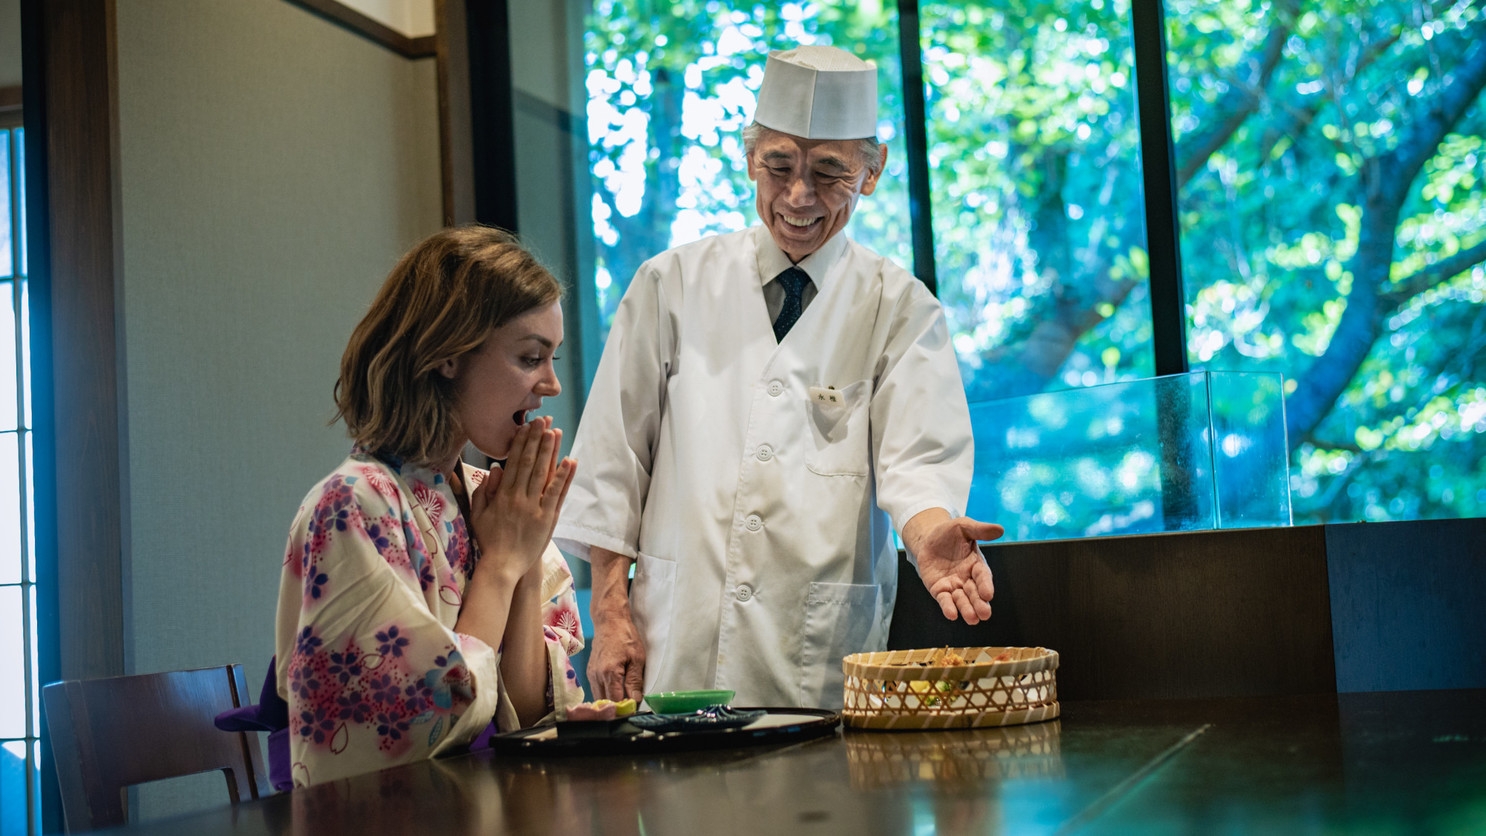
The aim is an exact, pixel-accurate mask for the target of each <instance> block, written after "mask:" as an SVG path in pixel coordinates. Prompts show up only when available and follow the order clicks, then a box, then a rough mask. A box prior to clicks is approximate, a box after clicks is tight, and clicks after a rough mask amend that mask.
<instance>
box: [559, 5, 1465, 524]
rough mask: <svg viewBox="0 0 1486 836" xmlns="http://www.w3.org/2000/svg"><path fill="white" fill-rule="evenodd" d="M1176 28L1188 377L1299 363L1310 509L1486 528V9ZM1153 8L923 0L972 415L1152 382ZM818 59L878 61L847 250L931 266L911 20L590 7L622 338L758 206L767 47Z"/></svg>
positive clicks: (1333, 13)
mask: <svg viewBox="0 0 1486 836" xmlns="http://www.w3.org/2000/svg"><path fill="white" fill-rule="evenodd" d="M1166 14H1167V23H1168V30H1167V37H1168V48H1169V61H1168V72H1169V75H1170V84H1171V89H1170V100H1171V108H1172V119H1173V129H1174V134H1175V141H1176V149H1175V150H1176V158H1175V162H1176V177H1177V182H1178V186H1179V189H1180V216H1181V226H1182V239H1181V246H1182V262H1183V267H1184V271H1185V281H1186V287H1187V297H1188V298H1187V300H1186V302H1187V309H1188V314H1189V322H1188V328H1189V331H1188V349H1189V356H1190V359H1191V362H1192V364H1193V367H1194V368H1197V369H1213V370H1241V371H1264V372H1280V373H1283V374H1284V375H1285V378H1286V388H1287V392H1288V397H1287V404H1286V408H1287V424H1288V427H1287V430H1288V443H1289V447H1290V448H1291V452H1292V463H1291V481H1292V487H1293V499H1294V504H1295V512H1296V521H1297V522H1319V521H1339V520H1355V519H1401V518H1417V517H1440V516H1477V515H1480V514H1481V509H1482V508H1483V507H1486V368H1483V366H1482V361H1483V359H1486V310H1483V302H1486V267H1483V261H1486V207H1483V206H1482V203H1483V191H1486V190H1483V188H1482V182H1483V179H1486V149H1483V147H1482V143H1483V140H1482V137H1483V135H1486V107H1483V105H1482V101H1481V100H1482V96H1481V91H1482V88H1483V86H1486V8H1483V6H1482V4H1481V3H1479V2H1475V1H1474V0H1235V1H1234V2H1224V3H1208V2H1202V0H1168V2H1167V4H1166ZM1129 19H1130V14H1129V3H1128V0H1118V1H1117V0H1080V2H1076V3H1052V2H1046V0H1007V2H998V3H994V4H993V3H987V2H975V3H972V2H958V1H952V2H921V3H919V20H920V25H921V30H922V38H921V47H922V52H923V75H924V80H925V87H926V96H927V106H928V125H927V128H928V138H929V156H930V159H929V163H930V167H931V180H932V205H931V209H932V215H933V231H934V236H935V253H936V262H937V268H938V269H937V273H938V278H939V285H940V293H941V298H942V299H943V300H944V302H945V305H946V309H947V312H948V315H949V317H950V321H951V326H952V330H953V332H954V335H955V337H954V338H955V345H956V348H957V350H958V351H959V354H960V358H961V362H962V369H963V371H964V373H965V378H966V386H967V390H968V391H969V393H970V395H971V398H972V400H977V401H979V400H987V399H1002V398H1010V397H1015V396H1028V395H1033V394H1036V393H1039V392H1046V391H1049V390H1055V389H1059V388H1066V387H1071V386H1085V385H1089V384H1091V383H1099V382H1109V381H1121V380H1130V379H1134V378H1139V377H1145V376H1148V375H1150V374H1151V373H1152V370H1153V365H1152V361H1151V333H1150V324H1149V322H1150V317H1149V313H1148V307H1149V296H1148V286H1147V277H1148V268H1147V259H1146V243H1145V234H1144V227H1143V218H1144V213H1143V203H1142V200H1143V198H1142V194H1141V191H1142V190H1141V183H1140V157H1139V131H1138V124H1137V119H1136V113H1135V102H1136V90H1135V87H1134V72H1133V55H1132V50H1131V46H1130V33H1129ZM796 42H818V43H834V44H836V45H838V46H843V47H845V48H848V49H851V50H852V51H854V52H856V53H857V54H859V55H863V56H864V57H869V58H872V59H874V60H876V61H878V63H879V64H880V65H882V66H883V70H884V71H883V73H882V74H881V79H882V81H883V83H884V85H886V86H885V88H884V89H883V91H882V92H883V99H884V109H883V113H884V120H883V128H882V131H881V135H882V136H884V137H886V138H887V139H888V141H889V148H890V157H889V170H888V176H887V177H886V178H885V180H884V188H882V189H879V191H878V193H877V194H875V195H873V196H872V197H871V198H869V199H867V200H864V201H863V202H862V204H861V205H860V207H859V209H858V212H857V215H856V217H855V218H854V220H853V222H852V224H853V226H852V234H853V235H854V237H856V238H858V240H862V241H863V242H864V243H867V244H868V245H870V246H873V247H874V248H875V249H877V250H879V251H880V252H883V253H884V254H887V255H889V256H891V257H894V258H896V259H897V260H899V261H900V262H901V263H904V264H905V265H906V264H909V263H910V260H911V258H910V255H909V247H908V244H907V242H908V240H909V236H908V230H907V216H908V213H907V198H906V182H905V181H906V176H905V175H904V166H903V146H902V142H901V119H902V116H901V114H902V104H901V95H900V93H899V90H898V89H897V88H896V87H895V86H894V85H895V84H896V83H898V82H896V81H894V80H895V79H901V77H902V72H901V67H899V66H897V62H898V57H897V56H898V32H897V24H896V11H895V4H891V3H889V4H886V8H885V7H884V4H882V3H874V2H867V3H810V2H803V3H784V4H762V3H757V4H750V3H724V2H719V1H718V0H712V1H711V2H702V1H701V0H682V2H675V3H669V2H668V3H658V2H651V1H650V0H595V3H594V6H593V13H592V15H591V16H590V19H589V26H588V30H587V36H586V40H585V52H586V55H585V61H586V66H587V68H588V76H587V83H588V90H589V94H590V97H591V98H590V105H589V109H588V128H589V135H590V140H591V148H592V151H591V164H592V168H593V174H594V205H593V218H594V225H595V232H596V235H597V238H598V248H597V249H598V262H599V263H598V268H599V276H598V284H599V288H600V294H599V296H600V306H601V309H602V311H601V312H602V314H603V316H604V319H605V322H607V318H608V317H609V316H610V315H611V314H612V310H613V306H614V304H616V303H617V300H618V298H619V295H620V294H621V293H622V290H623V286H624V284H625V283H626V282H627V281H628V280H629V277H630V276H631V275H633V272H634V270H635V268H636V267H637V266H638V264H639V262H640V261H642V260H643V259H644V258H647V257H649V256H650V255H653V254H655V253H657V252H659V251H661V250H663V249H665V248H666V247H668V246H671V245H673V244H674V243H677V242H679V241H681V240H688V239H689V238H694V237H697V236H699V235H701V234H706V233H709V232H717V231H723V230H729V229H737V228H740V227H742V226H744V225H746V224H748V223H752V222H753V221H754V220H755V216H754V213H753V210H752V205H751V204H752V194H753V189H752V184H751V183H749V182H748V180H747V177H746V174H745V171H744V168H743V160H742V158H743V155H742V151H741V141H740V138H739V132H740V131H741V128H742V127H743V123H744V120H745V118H746V116H747V114H748V110H749V108H751V103H752V98H751V96H752V93H753V91H755V90H756V89H757V86H758V81H759V78H760V76H761V69H762V63H763V60H762V58H763V55H764V54H765V53H766V52H767V50H768V49H771V48H780V47H783V46H787V45H790V44H792V43H796ZM1089 467H1090V465H1089V463H1088V462H1083V463H1082V464H1080V465H1079V467H1078V468H1075V469H1079V470H1080V472H1083V471H1086V470H1088V468H1089ZM1128 467H1129V462H1123V461H1122V462H1111V463H1107V466H1106V470H1107V472H1109V473H1114V472H1116V471H1119V470H1120V469H1121V468H1126V469H1128ZM1089 472H1092V471H1089ZM1084 481H1088V480H1087V479H1085V480H1084ZM1098 481H1099V480H1098V479H1095V480H1094V481H1093V482H1091V483H1090V484H1093V483H1094V482H1098ZM1075 493H1081V491H1080V492H1075ZM1065 499H1066V500H1067V501H1066V502H1065V501H1064V500H1065ZM1110 499H1111V497H1109V496H1098V497H1091V496H1082V495H1070V496H1067V497H1060V498H1057V499H1055V500H1054V504H1055V505H1057V506H1058V508H1056V509H1054V510H1055V511H1056V512H1057V513H1054V514H1052V516H1054V517H1069V516H1070V515H1072V516H1079V515H1078V514H1076V513H1074V512H1073V510H1072V509H1074V508H1075V507H1076V506H1078V505H1087V506H1090V507H1094V508H1099V507H1103V508H1105V509H1110V508H1113V507H1114V505H1112V504H1111V503H1110V501H1109V500H1110ZM1029 501H1032V500H1029ZM1033 504H1034V505H1038V507H1042V508H1044V509H1045V507H1046V501H1045V500H1044V501H1040V504H1039V502H1037V501H1033ZM1116 504H1118V503H1116ZM1100 513H1101V514H1103V513H1105V512H1102V511H1101V512H1100ZM1106 516H1107V515H1106ZM1074 524H1075V525H1076V526H1078V527H1079V530H1086V531H1091V532H1092V531H1095V530H1100V527H1101V526H1107V524H1108V520H1105V519H1104V518H1103V517H1100V518H1099V519H1097V520H1093V521H1090V520H1087V519H1085V520H1082V521H1078V520H1075V523H1074Z"/></svg>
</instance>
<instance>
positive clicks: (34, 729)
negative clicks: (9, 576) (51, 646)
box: [26, 552, 41, 737]
mask: <svg viewBox="0 0 1486 836" xmlns="http://www.w3.org/2000/svg"><path fill="white" fill-rule="evenodd" d="M32 553H33V554H35V552H32ZM26 604H27V606H28V607H29V609H28V610H27V613H28V614H27V617H26V629H27V630H28V631H29V633H28V635H30V637H31V648H30V653H31V659H30V660H29V661H30V663H31V731H30V733H31V736H32V737H37V736H39V735H40V734H41V671H40V666H41V653H40V650H39V648H40V643H39V642H38V640H37V638H36V637H37V633H38V631H37V629H36V585H35V584H31V585H28V586H27V587H26Z"/></svg>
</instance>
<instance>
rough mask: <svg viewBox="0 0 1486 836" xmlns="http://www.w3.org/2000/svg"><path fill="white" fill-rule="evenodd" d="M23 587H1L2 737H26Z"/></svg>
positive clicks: (0, 697)
mask: <svg viewBox="0 0 1486 836" xmlns="http://www.w3.org/2000/svg"><path fill="white" fill-rule="evenodd" d="M25 624H26V620H25V617H24V613H22V612H21V588H20V587H19V586H0V738H12V737H25V736H26V673H25V670H26V669H25V668H24V667H22V665H23V664H24V658H23V654H24V653H25V652H26V645H27V642H26V640H25V635H24V633H23V632H22V628H24V626H25Z"/></svg>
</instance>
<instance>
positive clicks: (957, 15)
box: [920, 0, 1155, 401]
mask: <svg viewBox="0 0 1486 836" xmlns="http://www.w3.org/2000/svg"><path fill="white" fill-rule="evenodd" d="M1129 8H1130V4H1129V2H1128V0H1077V1H1076V2H1072V3H1061V4H1058V3H1054V4H1043V5H1039V6H1035V7H1026V6H1018V7H1016V8H1014V9H1013V8H1011V7H1008V6H1006V4H1004V3H995V2H924V3H920V20H921V26H922V30H921V39H922V49H923V66H924V79H925V85H926V91H925V93H926V97H927V113H928V136H929V165H930V167H931V170H930V181H931V183H932V211H933V219H934V252H935V262H936V265H937V268H938V279H939V298H940V300H941V301H942V302H943V303H944V306H945V309H946V313H947V315H948V317H949V321H950V331H951V333H952V334H953V335H954V341H955V349H956V351H957V352H958V354H959V357H960V364H961V371H962V372H963V374H964V378H965V388H966V391H967V392H968V393H969V396H970V399H971V400H972V401H976V400H984V399H988V398H1005V397H1013V396H1019V395H1030V394H1033V393H1036V392H1041V391H1044V390H1046V389H1049V388H1051V389H1058V388H1064V387H1072V386H1091V385H1093V384H1096V383H1108V382H1112V381H1117V380H1128V379H1132V378H1138V377H1148V376H1150V375H1152V374H1154V373H1155V364H1154V359H1153V357H1154V355H1153V353H1152V350H1151V329H1150V302H1149V296H1148V285H1147V278H1148V275H1147V261H1146V236H1145V222H1144V217H1145V214H1144V200H1143V198H1142V194H1143V190H1142V186H1141V175H1140V136H1139V124H1138V122H1137V120H1136V101H1135V87H1134V78H1133V75H1132V73H1131V67H1132V66H1133V65H1134V58H1133V47H1132V39H1131V34H1130V31H1129V24H1128V21H1129V19H1130V14H1129Z"/></svg>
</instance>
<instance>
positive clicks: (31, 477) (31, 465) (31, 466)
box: [26, 433, 36, 581]
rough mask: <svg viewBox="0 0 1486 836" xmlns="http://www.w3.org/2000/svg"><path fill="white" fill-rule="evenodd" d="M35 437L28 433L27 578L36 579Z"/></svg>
mask: <svg viewBox="0 0 1486 836" xmlns="http://www.w3.org/2000/svg"><path fill="white" fill-rule="evenodd" d="M34 438H35V436H34V435H32V434H31V433H26V563H27V569H26V579H27V580H30V581H35V580H36V464H35V462H36V454H35V453H33V452H32V449H33V444H32V441H33V439H34Z"/></svg>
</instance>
